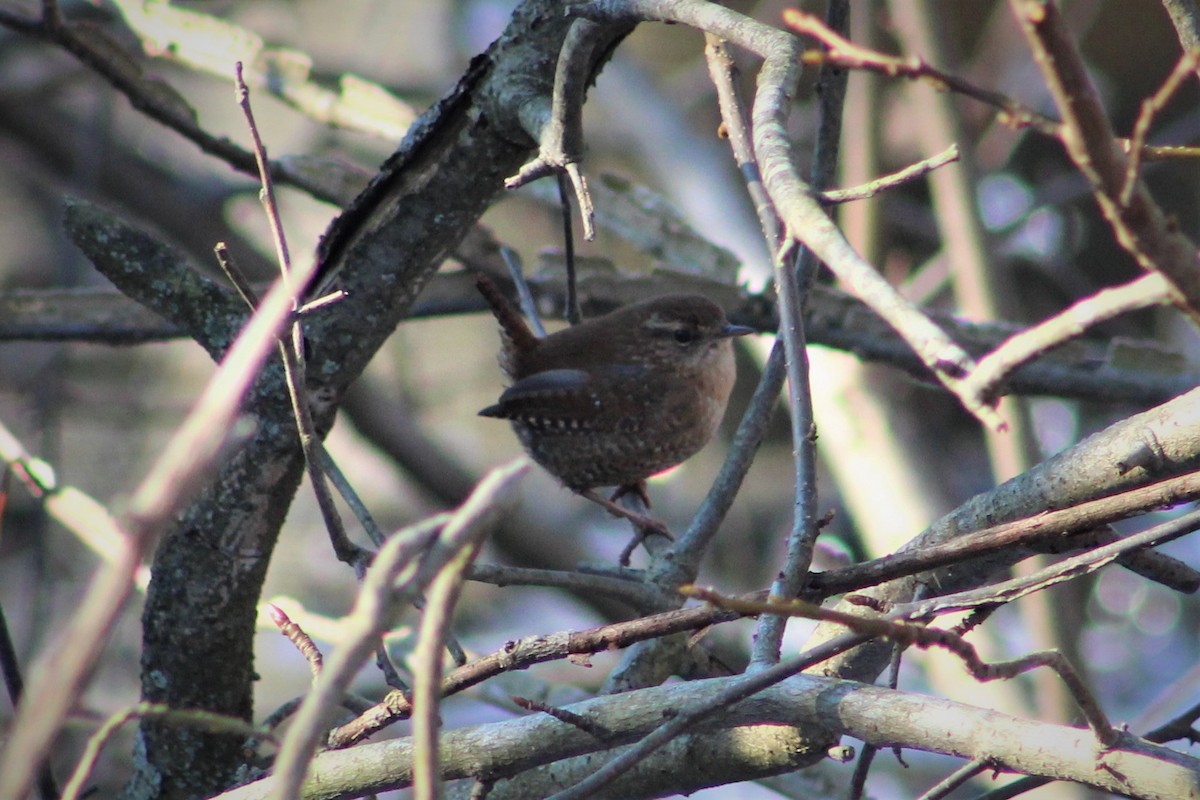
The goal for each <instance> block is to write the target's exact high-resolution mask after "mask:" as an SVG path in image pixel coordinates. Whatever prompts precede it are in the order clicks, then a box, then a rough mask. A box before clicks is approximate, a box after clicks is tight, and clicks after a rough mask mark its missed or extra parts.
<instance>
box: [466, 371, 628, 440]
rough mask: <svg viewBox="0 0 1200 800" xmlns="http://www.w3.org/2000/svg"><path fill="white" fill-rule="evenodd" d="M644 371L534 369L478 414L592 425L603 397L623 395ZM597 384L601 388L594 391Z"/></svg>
mask: <svg viewBox="0 0 1200 800" xmlns="http://www.w3.org/2000/svg"><path fill="white" fill-rule="evenodd" d="M645 375H646V370H645V369H644V368H643V367H640V366H636V365H625V364H621V365H613V366H609V367H603V368H601V369H593V370H581V369H550V370H545V371H544V372H536V373H534V374H533V375H529V376H528V377H525V378H522V379H521V380H519V381H517V382H516V383H514V384H513V385H512V386H510V387H508V388H507V389H505V390H504V393H503V394H502V395H500V399H499V400H498V401H497V402H496V404H495V405H491V406H488V407H487V408H485V409H483V410H482V411H480V412H479V414H480V416H484V417H500V418H502V419H513V420H520V421H522V422H525V423H527V424H529V425H534V426H544V427H556V428H563V427H569V428H593V427H594V426H595V425H596V424H597V423H598V422H599V420H601V419H602V418H603V417H604V414H603V413H602V412H603V411H604V405H605V403H606V400H605V398H606V397H610V398H611V397H618V398H619V397H621V396H623V395H624V394H625V393H626V392H627V391H629V388H630V387H633V386H637V385H640V384H641V383H642V382H643V379H644V377H645ZM600 387H603V389H604V391H603V392H601V391H598V389H599V388H600ZM607 402H612V400H611V399H609V400H608V401H607ZM601 424H602V423H601Z"/></svg>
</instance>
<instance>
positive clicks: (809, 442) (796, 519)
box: [750, 0, 850, 669]
mask: <svg viewBox="0 0 1200 800" xmlns="http://www.w3.org/2000/svg"><path fill="white" fill-rule="evenodd" d="M827 15H828V23H829V25H830V26H831V27H833V28H835V29H842V30H845V29H847V28H848V27H849V25H850V6H849V4H848V2H847V0H830V2H829V4H828V6H827ZM847 77H848V73H847V72H846V71H845V70H838V69H835V68H832V67H828V66H825V67H822V68H821V73H820V75H819V76H818V77H817V85H818V94H819V96H820V109H819V115H818V131H817V140H816V143H815V144H814V146H813V167H812V175H811V176H810V181H809V182H810V184H811V186H813V187H814V188H815V189H816V190H818V191H820V190H822V189H824V188H825V187H826V186H827V185H828V184H829V183H831V182H832V180H833V177H834V174H835V172H836V169H837V156H838V143H839V142H840V140H841V136H842V110H843V105H844V101H845V97H846V80H847ZM817 266H818V262H817V258H816V256H815V255H814V254H813V252H812V250H811V249H810V248H808V247H807V246H805V247H801V248H799V250H798V251H797V252H796V257H795V262H794V263H787V262H784V263H777V266H776V274H775V285H776V289H777V291H778V293H779V320H780V325H779V329H780V332H781V333H782V335H783V337H784V338H783V341H784V347H785V350H786V352H787V361H788V411H789V419H790V421H791V426H792V453H793V469H794V471H795V478H794V480H795V485H794V487H793V497H792V503H793V506H792V514H793V519H792V527H791V530H790V532H789V533H788V538H787V553H786V556H785V558H784V563H783V566H782V568H781V569H780V570H779V572H778V574H777V576H776V578H775V580H774V582H773V583H772V584H771V594H772V595H775V596H778V597H794V596H795V595H796V594H798V593H799V592H800V590H801V589H802V588H803V587H804V581H805V578H806V577H807V575H808V568H809V567H810V566H811V565H812V557H813V548H814V547H815V546H816V542H817V535H818V534H819V533H820V531H819V529H818V527H817V519H818V517H819V516H820V514H819V512H818V509H817V425H816V421H815V419H814V416H813V401H812V386H811V385H810V383H809V370H808V341H807V336H806V333H805V330H804V306H805V304H806V299H807V296H808V289H809V287H810V286H811V284H812V279H813V277H814V276H815V275H816V270H817ZM786 626H787V618H786V617H776V616H773V615H769V614H768V615H764V616H763V617H760V618H759V621H758V627H757V629H756V630H755V636H754V644H753V646H752V649H751V656H750V660H751V664H752V665H753V666H754V667H755V668H758V669H761V668H763V667H765V666H767V665H769V664H775V663H777V662H778V661H779V654H780V648H781V646H782V644H783V635H784V631H785V628H786Z"/></svg>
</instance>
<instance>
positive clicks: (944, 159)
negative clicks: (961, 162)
mask: <svg viewBox="0 0 1200 800" xmlns="http://www.w3.org/2000/svg"><path fill="white" fill-rule="evenodd" d="M955 161H958V145H957V144H952V145H950V146H949V147H947V148H946V149H945V150H943V151H942V152H940V153H937V154H935V155H932V156H929V158H923V159H921V160H920V161H918V162H916V163H915V164H909V165H908V166H907V167H905V168H904V169H900V170H896V171H895V172H892V173H890V174H888V175H884V176H882V177H879V178H876V179H875V180H873V181H871V182H870V183H864V184H863V185H861V186H851V187H850V188H849V189H828V190H826V191H824V192H821V193H820V195H819V197H820V199H821V202H823V203H829V204H831V205H833V204H837V203H850V202H853V201H855V200H868V199H870V198H872V197H876V196H878V195H879V194H882V193H883V192H886V191H888V190H889V189H894V188H896V187H897V186H903V185H904V184H906V183H911V182H912V181H915V180H920V179H921V178H924V177H925V176H926V175H928V174H929V173H931V172H933V171H934V170H935V169H940V168H941V167H944V166H946V165H947V164H952V163H954V162H955Z"/></svg>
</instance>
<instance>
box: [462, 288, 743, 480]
mask: <svg viewBox="0 0 1200 800" xmlns="http://www.w3.org/2000/svg"><path fill="white" fill-rule="evenodd" d="M479 288H480V291H481V292H482V293H483V294H484V296H485V297H487V299H488V302H489V304H490V305H491V306H492V310H493V312H494V313H495V315H496V318H497V319H498V320H499V321H500V324H501V327H502V328H503V329H504V339H505V341H504V347H503V350H502V352H501V356H500V363H501V366H502V367H503V368H504V371H505V372H506V373H507V374H508V377H509V378H511V379H512V385H511V386H509V387H508V389H506V390H505V391H504V393H503V394H501V395H500V400H499V401H498V402H497V403H496V404H495V405H492V406H488V407H487V408H485V409H483V410H482V411H480V412H479V413H480V415H482V416H485V417H501V418H503V419H507V420H509V421H510V422H511V423H512V426H513V429H514V430H515V431H516V433H517V436H518V438H520V440H521V444H522V445H524V446H525V449H526V450H527V451H529V454H530V456H532V457H533V459H534V461H537V462H538V463H539V464H541V465H542V466H543V467H545V469H546V470H547V471H549V472H550V473H551V474H552V475H554V476H555V477H556V478H558V479H559V480H560V481H562V482H563V484H565V485H566V486H567V488H569V489H574V490H576V491H584V490H586V489H592V488H595V487H597V486H620V487H634V486H637V485H639V484H640V483H641V481H643V480H645V479H646V478H648V477H650V476H651V475H654V474H656V473H659V472H662V471H663V470H665V469H669V468H670V467H673V466H675V465H676V464H679V463H681V462H682V461H684V460H685V459H687V458H690V457H691V456H692V455H693V454H695V453H696V452H697V451H698V450H700V448H702V447H703V446H704V445H705V444H706V443H707V442H708V440H709V439H710V438H712V435H713V433H714V432H716V429H717V425H718V424H719V423H720V422H721V417H722V416H724V414H725V404H726V403H727V402H728V400H729V393H730V391H731V390H732V389H733V381H734V363H733V346H732V344H731V342H730V341H729V340H730V337H733V336H742V335H744V334H747V333H752V332H753V331H752V329H750V328H746V327H742V326H740V325H731V324H729V321H728V320H727V319H725V313H724V312H723V311H722V310H721V308H720V306H718V305H717V304H716V303H713V302H712V301H711V300H708V299H707V298H705V297H701V296H700V295H693V294H670V295H664V296H662V297H655V298H653V299H650V300H645V301H642V302H640V303H635V304H633V305H628V306H625V307H623V308H620V309H618V310H616V311H614V312H612V313H611V314H608V315H607V316H603V317H598V318H596V319H592V320H588V321H587V322H583V323H581V324H579V325H576V326H574V327H571V328H566V329H565V330H561V331H558V332H557V333H552V334H550V335H548V336H546V337H544V338H538V337H536V336H534V334H533V332H532V331H531V330H530V329H529V327H528V325H526V324H525V321H524V319H522V318H521V316H520V315H519V314H518V313H517V311H516V309H514V308H513V306H512V305H511V303H509V301H508V299H507V298H506V297H504V296H503V295H502V294H500V292H499V290H498V289H497V288H496V287H495V285H493V284H491V282H490V281H488V280H487V279H486V278H485V279H481V280H480V281H479Z"/></svg>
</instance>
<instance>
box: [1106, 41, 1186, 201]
mask: <svg viewBox="0 0 1200 800" xmlns="http://www.w3.org/2000/svg"><path fill="white" fill-rule="evenodd" d="M1198 64H1200V50H1189V51H1188V52H1186V53H1184V54H1183V55H1182V56H1180V58H1179V61H1178V62H1177V63H1176V64H1175V69H1173V70H1171V74H1170V75H1168V76H1167V79H1166V80H1165V81H1163V85H1162V86H1160V87H1159V88H1158V91H1157V92H1155V93H1154V94H1152V95H1151V96H1150V97H1148V98H1146V99H1145V100H1143V101H1142V108H1141V110H1140V111H1139V112H1138V118H1137V122H1136V123H1134V126H1133V136H1132V137H1130V139H1129V149H1128V151H1127V152H1128V153H1129V163H1127V164H1126V165H1125V182H1124V184H1122V186H1121V192H1120V194H1119V195H1117V203H1118V204H1120V205H1121V207H1122V208H1124V207H1126V206H1128V205H1129V201H1130V199H1131V198H1132V197H1133V187H1134V185H1136V184H1137V181H1138V173H1139V172H1140V171H1141V167H1142V158H1143V151H1144V150H1145V147H1146V137H1147V136H1149V135H1150V125H1151V124H1152V123H1153V122H1154V117H1155V115H1156V114H1158V112H1160V111H1162V110H1163V108H1164V107H1165V106H1166V105H1167V103H1168V102H1170V100H1171V98H1172V97H1173V96H1174V95H1175V92H1177V91H1179V87H1180V86H1182V85H1183V81H1184V78H1186V77H1187V76H1188V75H1189V74H1190V73H1192V72H1194V71H1195V70H1196V67H1197V65H1198Z"/></svg>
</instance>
